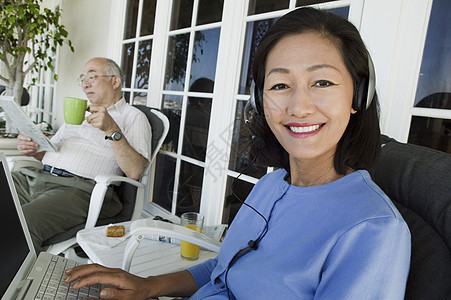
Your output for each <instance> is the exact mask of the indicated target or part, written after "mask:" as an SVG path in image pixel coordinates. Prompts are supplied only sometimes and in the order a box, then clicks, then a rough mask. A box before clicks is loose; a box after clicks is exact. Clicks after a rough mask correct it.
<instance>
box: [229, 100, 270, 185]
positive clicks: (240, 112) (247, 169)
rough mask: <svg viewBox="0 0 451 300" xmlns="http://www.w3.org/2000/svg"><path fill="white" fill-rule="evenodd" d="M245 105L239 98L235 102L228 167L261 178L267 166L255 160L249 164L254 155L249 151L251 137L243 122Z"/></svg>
mask: <svg viewBox="0 0 451 300" xmlns="http://www.w3.org/2000/svg"><path fill="white" fill-rule="evenodd" d="M245 105H246V101H241V100H240V101H238V102H237V107H236V112H235V122H234V127H233V137H232V145H231V151H230V165H229V169H230V170H233V171H236V172H239V173H241V172H244V174H246V175H249V176H252V177H255V178H261V177H263V175H265V174H266V170H267V168H266V167H265V166H259V165H258V164H257V163H256V162H254V163H252V165H251V166H249V165H250V163H251V161H252V160H253V158H254V157H255V153H254V152H252V151H251V145H252V139H251V136H250V134H249V131H248V129H247V127H246V125H245V124H244V107H245Z"/></svg>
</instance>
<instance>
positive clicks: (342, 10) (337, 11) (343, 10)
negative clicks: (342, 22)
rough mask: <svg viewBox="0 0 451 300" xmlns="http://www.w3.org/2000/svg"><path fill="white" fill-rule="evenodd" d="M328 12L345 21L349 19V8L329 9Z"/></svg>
mask: <svg viewBox="0 0 451 300" xmlns="http://www.w3.org/2000/svg"><path fill="white" fill-rule="evenodd" d="M328 11H330V12H331V13H333V14H336V15H338V16H340V17H343V18H345V19H347V18H349V6H344V7H337V8H331V9H328Z"/></svg>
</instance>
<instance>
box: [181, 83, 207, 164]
mask: <svg viewBox="0 0 451 300" xmlns="http://www.w3.org/2000/svg"><path fill="white" fill-rule="evenodd" d="M205 80H208V79H205ZM207 84H210V83H209V82H207ZM187 104H188V106H187V108H186V119H185V133H184V135H183V155H186V156H189V157H192V158H195V159H198V160H201V161H205V153H206V152H207V138H208V127H209V125H210V112H211V99H208V98H201V97H189V98H188V103H187Z"/></svg>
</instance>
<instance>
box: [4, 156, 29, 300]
mask: <svg viewBox="0 0 451 300" xmlns="http://www.w3.org/2000/svg"><path fill="white" fill-rule="evenodd" d="M5 168H8V166H4V165H3V162H2V161H1V160H0V195H1V209H0V230H1V238H2V246H1V247H0V266H1V268H0V269H1V270H0V295H4V294H5V292H6V289H7V288H8V286H9V285H10V284H11V282H12V280H13V279H14V277H15V276H16V274H17V272H18V271H19V269H20V267H21V266H22V265H23V263H24V261H25V259H26V258H27V255H28V254H29V252H30V249H29V248H28V244H27V239H26V237H25V234H24V231H23V228H22V225H21V223H20V219H19V215H18V213H17V210H16V207H15V203H14V200H13V195H12V192H11V189H10V187H9V184H8V178H7V175H6V173H5Z"/></svg>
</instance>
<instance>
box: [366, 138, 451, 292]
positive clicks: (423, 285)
mask: <svg viewBox="0 0 451 300" xmlns="http://www.w3.org/2000/svg"><path fill="white" fill-rule="evenodd" d="M371 173H372V177H373V180H374V181H375V182H376V183H377V184H378V185H379V186H380V187H381V188H382V189H383V190H384V191H385V193H386V194H387V195H388V196H389V197H390V198H391V200H392V201H393V203H394V204H395V205H396V207H397V208H398V210H399V211H400V213H401V214H402V215H403V217H404V220H405V221H406V223H407V224H408V226H409V229H410V232H411V235H412V256H411V266H410V273H409V277H408V281H407V289H406V296H405V299H409V300H410V299H411V300H414V299H418V300H420V299H421V300H424V299H428V300H434V299H437V300H438V299H451V252H450V251H451V250H450V249H451V154H447V153H445V152H441V151H436V150H433V149H430V148H426V147H422V146H416V145H413V144H405V143H399V142H397V141H395V140H394V139H391V138H389V137H386V136H384V137H383V139H382V153H381V159H380V161H379V163H378V165H377V166H376V168H375V169H374V170H372V171H371Z"/></svg>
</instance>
